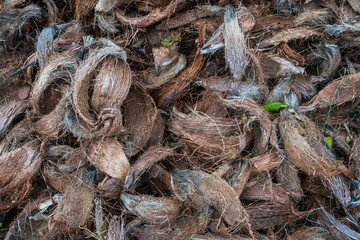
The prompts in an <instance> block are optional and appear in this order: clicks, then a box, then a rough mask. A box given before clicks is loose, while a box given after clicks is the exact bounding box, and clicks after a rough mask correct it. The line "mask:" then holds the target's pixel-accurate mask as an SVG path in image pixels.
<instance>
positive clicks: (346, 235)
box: [317, 208, 360, 240]
mask: <svg viewBox="0 0 360 240" xmlns="http://www.w3.org/2000/svg"><path fill="white" fill-rule="evenodd" d="M317 215H318V223H319V224H320V225H322V226H325V227H326V229H327V230H328V231H329V233H330V235H331V236H332V237H333V238H335V239H353V240H355V239H359V238H360V234H359V233H358V232H356V231H354V230H353V229H351V228H350V227H348V226H347V225H345V224H344V223H342V222H341V221H339V220H338V219H336V218H335V217H334V216H333V215H332V214H330V213H329V212H328V211H326V210H325V208H321V211H319V212H318V213H317Z"/></svg>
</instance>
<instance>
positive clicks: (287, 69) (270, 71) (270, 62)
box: [260, 55, 305, 79]
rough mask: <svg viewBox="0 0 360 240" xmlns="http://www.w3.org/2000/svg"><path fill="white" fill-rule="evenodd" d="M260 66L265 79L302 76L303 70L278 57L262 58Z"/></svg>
mask: <svg viewBox="0 0 360 240" xmlns="http://www.w3.org/2000/svg"><path fill="white" fill-rule="evenodd" d="M260 64H261V67H262V70H263V73H264V78H265V79H270V78H272V79H278V78H283V77H289V76H291V75H293V74H303V73H304V71H305V68H303V67H296V66H295V65H294V64H293V63H291V62H290V61H288V60H286V59H284V58H281V57H278V56H266V55H264V56H262V57H261V58H260Z"/></svg>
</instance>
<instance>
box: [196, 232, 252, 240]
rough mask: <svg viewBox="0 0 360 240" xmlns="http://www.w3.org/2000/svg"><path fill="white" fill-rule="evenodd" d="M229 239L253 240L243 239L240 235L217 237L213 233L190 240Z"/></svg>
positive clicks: (249, 239)
mask: <svg viewBox="0 0 360 240" xmlns="http://www.w3.org/2000/svg"><path fill="white" fill-rule="evenodd" d="M227 239H233V240H251V239H252V238H250V237H241V236H238V235H231V236H230V237H226V236H221V235H216V234H212V233H207V234H205V235H198V234H194V235H192V236H191V237H190V240H227Z"/></svg>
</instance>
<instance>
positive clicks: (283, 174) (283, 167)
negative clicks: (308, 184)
mask: <svg viewBox="0 0 360 240" xmlns="http://www.w3.org/2000/svg"><path fill="white" fill-rule="evenodd" d="M298 174H299V170H298V168H297V167H296V166H295V165H294V164H293V163H291V162H290V161H289V160H288V159H284V160H283V162H282V163H281V164H280V166H279V168H278V169H277V171H276V180H277V181H278V182H279V183H280V184H281V186H282V187H283V188H284V189H286V191H287V192H288V193H289V195H290V196H291V197H292V199H293V200H295V201H299V200H300V199H301V198H302V197H303V195H304V192H303V189H302V187H301V180H300V178H299V175H298Z"/></svg>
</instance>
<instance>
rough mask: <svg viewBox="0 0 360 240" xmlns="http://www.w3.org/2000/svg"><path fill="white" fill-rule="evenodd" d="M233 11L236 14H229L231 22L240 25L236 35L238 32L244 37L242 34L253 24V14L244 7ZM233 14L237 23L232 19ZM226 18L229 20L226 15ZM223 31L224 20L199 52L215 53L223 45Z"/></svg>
mask: <svg viewBox="0 0 360 240" xmlns="http://www.w3.org/2000/svg"><path fill="white" fill-rule="evenodd" d="M229 10H230V9H229ZM233 11H234V10H233ZM235 13H236V14H233V16H231V19H232V24H233V25H238V26H239V27H240V29H239V27H237V34H238V35H239V34H240V36H242V37H244V36H243V34H247V33H248V32H249V31H250V30H251V29H252V28H253V26H254V24H255V20H254V16H253V15H252V13H251V12H250V11H249V9H247V8H245V7H239V8H238V9H236V10H235ZM235 16H236V17H237V20H238V21H237V23H236V21H234V20H236V18H235ZM224 17H225V16H224ZM227 19H228V20H230V19H229V18H228V17H227ZM224 20H225V18H224ZM229 27H231V26H229ZM239 30H240V31H241V33H239ZM224 33H225V22H224V23H222V24H221V25H220V27H218V29H217V30H216V31H215V32H214V33H213V35H212V36H211V38H210V39H209V40H208V41H207V42H206V44H204V46H202V48H201V51H200V52H201V54H209V53H215V52H216V51H217V50H219V49H221V48H223V47H224V46H225V35H224ZM228 40H229V39H228ZM241 44H244V42H242V43H241Z"/></svg>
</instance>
